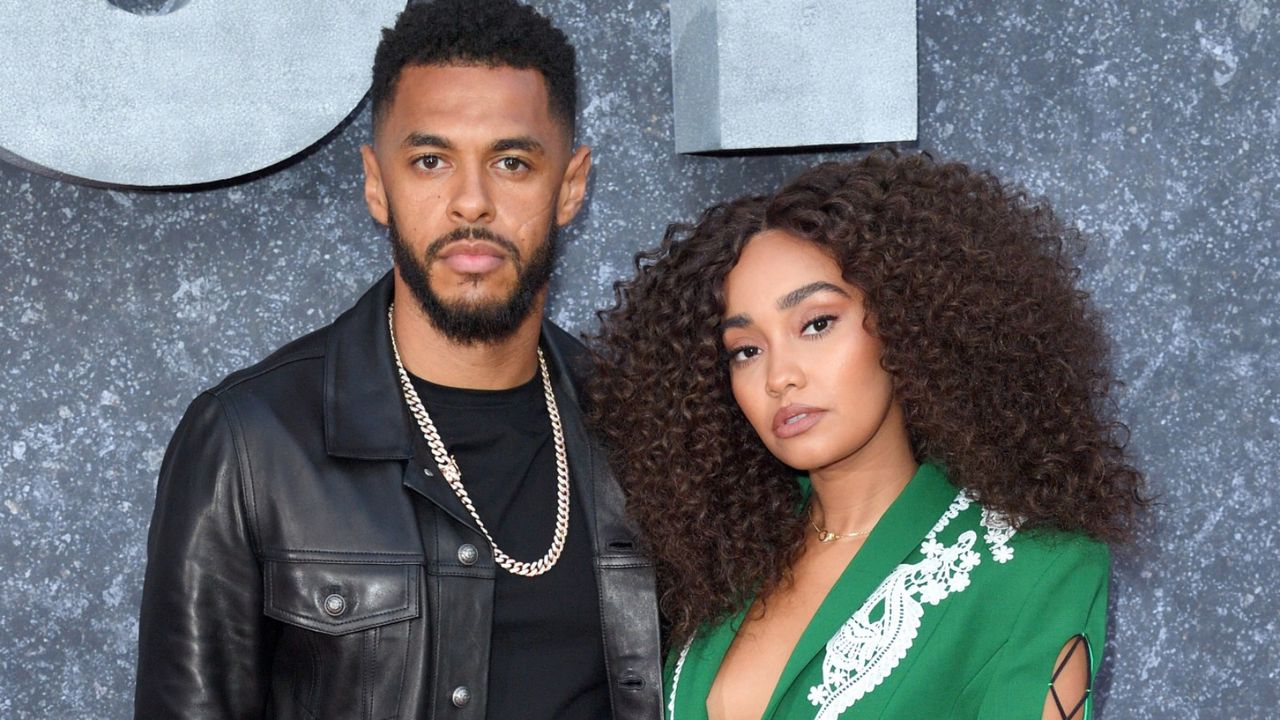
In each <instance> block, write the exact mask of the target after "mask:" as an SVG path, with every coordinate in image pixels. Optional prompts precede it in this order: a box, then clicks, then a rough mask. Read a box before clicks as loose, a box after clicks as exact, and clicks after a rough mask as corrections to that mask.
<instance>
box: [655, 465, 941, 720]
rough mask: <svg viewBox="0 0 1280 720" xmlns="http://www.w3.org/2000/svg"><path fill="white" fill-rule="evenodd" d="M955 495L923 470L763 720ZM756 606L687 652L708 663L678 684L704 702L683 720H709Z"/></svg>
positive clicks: (840, 586)
mask: <svg viewBox="0 0 1280 720" xmlns="http://www.w3.org/2000/svg"><path fill="white" fill-rule="evenodd" d="M801 482H802V484H803V487H804V491H805V492H806V494H807V493H808V492H809V487H808V478H801ZM955 493H956V490H955V488H954V487H953V486H952V485H951V484H950V483H949V482H948V481H947V479H946V476H945V474H944V473H943V472H942V470H941V468H939V467H938V466H936V465H933V464H931V463H924V464H921V465H920V467H919V469H918V470H917V471H916V473H915V475H913V476H912V478H911V480H910V482H908V483H907V485H906V487H904V488H903V489H902V492H901V493H899V495H898V497H897V498H896V499H895V500H894V501H893V503H892V504H891V505H890V506H889V508H888V509H887V510H885V512H884V514H883V515H882V516H881V517H880V520H879V522H877V523H876V526H875V528H873V529H872V531H871V533H870V534H869V535H868V536H867V538H866V540H865V541H864V542H863V545H862V547H861V548H860V549H859V550H858V552H857V553H855V554H854V556H853V558H852V559H851V560H850V561H849V563H848V565H846V566H845V568H844V570H843V571H842V572H841V573H840V576H839V577H838V578H837V579H836V582H835V584H834V585H832V587H831V590H830V591H829V592H828V593H827V595H826V597H825V598H823V600H822V602H821V603H819V605H818V609H817V610H816V611H815V612H814V614H813V617H812V618H811V619H810V620H809V622H808V624H807V625H806V626H805V629H804V630H803V631H802V632H801V633H800V639H799V640H798V641H797V642H796V646H795V647H794V648H792V650H791V652H790V654H789V655H788V658H787V661H786V663H785V664H784V665H783V668H782V673H781V674H780V675H779V677H778V680H777V682H776V683H775V684H774V687H773V691H772V692H771V693H770V697H769V703H768V705H766V706H765V711H764V714H763V715H762V716H761V717H762V720H769V719H770V718H772V716H773V714H774V713H775V712H776V711H777V707H778V704H779V702H781V700H782V698H783V696H784V695H785V694H786V691H787V690H788V689H789V688H790V687H791V686H792V684H794V683H795V681H796V678H797V677H799V675H800V673H801V672H802V671H803V670H804V668H805V667H806V666H807V665H808V664H809V663H810V662H811V661H812V660H813V658H814V657H815V656H816V655H817V654H818V653H820V652H822V650H823V648H824V647H825V646H826V643H827V641H828V640H829V639H830V638H831V637H832V636H833V635H834V634H835V633H836V631H837V630H839V628H840V626H841V625H842V624H844V622H845V621H846V620H848V618H849V613H850V612H851V611H852V610H853V609H856V608H857V607H859V606H861V605H862V603H863V602H864V601H865V600H866V599H867V598H868V597H869V596H870V595H871V594H872V593H873V592H874V591H875V589H876V587H877V586H878V585H879V584H880V583H881V581H883V580H884V578H885V577H887V576H888V575H889V573H890V572H892V571H893V569H894V568H895V567H897V566H898V564H900V563H901V562H903V561H904V559H906V558H907V556H909V555H910V554H911V553H912V552H914V551H915V550H916V548H917V547H919V544H920V542H921V540H923V539H924V537H925V535H926V534H927V533H928V532H929V530H930V528H932V527H933V525H934V523H935V522H936V521H937V520H938V517H939V515H941V514H942V513H943V512H944V511H945V510H946V509H947V506H948V505H949V504H950V503H951V501H952V500H953V499H954V498H955ZM753 603H754V599H753V600H752V603H748V604H747V606H746V607H745V608H743V609H741V610H739V611H738V612H736V613H735V614H734V615H733V616H732V617H731V618H730V619H729V620H728V621H727V622H723V623H720V624H718V625H716V626H715V627H714V628H712V629H710V630H709V631H707V634H706V635H704V636H700V637H698V638H695V640H694V641H693V642H692V643H691V644H690V647H686V648H685V652H686V653H687V652H690V651H691V650H692V649H693V647H692V646H693V645H696V646H697V652H698V654H699V656H700V658H701V659H702V660H703V661H702V662H699V663H698V666H699V668H701V669H703V672H702V673H700V676H699V677H685V678H684V680H683V682H680V681H679V680H677V681H676V687H675V692H676V693H678V694H679V696H681V697H683V696H685V693H687V692H697V693H699V695H698V696H697V697H700V699H701V701H700V702H695V703H692V704H690V705H689V706H688V709H689V710H694V709H695V708H696V714H681V715H680V716H679V718H678V720H687V719H692V720H707V708H706V699H707V697H708V694H709V692H710V689H711V685H712V683H714V682H715V677H716V675H717V674H718V673H719V668H720V665H721V663H723V662H724V658H725V656H726V654H727V653H728V651H729V647H730V646H731V645H732V644H733V640H734V638H735V637H736V636H737V632H738V630H739V629H740V628H741V627H742V623H743V620H744V619H745V618H746V614H747V612H748V611H749V609H750V607H751V605H752V604H753ZM682 691H683V692H682ZM674 701H675V698H674V697H673V698H672V707H674V706H675V705H676V704H677V703H675V702H674ZM682 707H683V705H682Z"/></svg>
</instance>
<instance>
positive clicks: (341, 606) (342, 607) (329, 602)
mask: <svg viewBox="0 0 1280 720" xmlns="http://www.w3.org/2000/svg"><path fill="white" fill-rule="evenodd" d="M324 611H325V612H326V613H327V614H328V615H329V616H330V617H338V616H339V615H341V614H342V613H344V612H346V611H347V599H346V598H344V597H342V596H341V595H339V594H337V593H334V594H332V595H330V596H329V597H327V598H325V599H324Z"/></svg>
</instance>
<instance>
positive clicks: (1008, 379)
mask: <svg viewBox="0 0 1280 720" xmlns="http://www.w3.org/2000/svg"><path fill="white" fill-rule="evenodd" d="M1079 245H1080V241H1079V236H1078V233H1076V232H1074V231H1071V230H1068V229H1067V228H1065V227H1064V226H1063V225H1062V224H1061V223H1060V222H1059V221H1058V220H1057V219H1056V218H1055V216H1054V215H1053V213H1052V212H1051V211H1050V210H1049V208H1047V207H1045V206H1044V205H1042V204H1038V203H1035V202H1031V201H1029V200H1028V199H1027V198H1026V196H1025V195H1024V194H1023V193H1022V192H1020V191H1017V190H1012V189H1009V188H1006V187H1005V186H1003V185H1001V183H1000V182H999V181H998V180H997V179H996V178H994V177H992V176H991V175H989V174H984V173H977V172H973V171H971V170H969V169H968V168H966V167H965V166H963V165H959V164H937V163H935V162H933V161H932V160H930V159H929V158H928V157H927V156H922V155H917V156H908V157H898V156H897V155H894V154H889V153H879V154H873V155H871V156H868V157H866V158H864V159H862V160H861V161H859V162H855V163H847V164H836V163H829V164H824V165H820V166H818V167H816V168H814V169H812V170H810V171H808V172H806V173H805V174H803V175H801V176H800V177H799V178H797V179H796V180H794V181H793V182H792V183H791V184H789V185H788V186H787V187H785V188H783V189H782V190H781V191H779V192H778V193H777V194H776V195H774V196H772V197H770V198H760V197H752V198H744V199H741V200H738V201H736V202H732V203H728V204H725V205H721V206H717V207H713V208H711V209H710V210H708V211H707V212H706V213H704V214H703V216H702V218H701V220H700V221H699V222H698V223H697V224H696V225H695V226H693V227H679V226H673V228H672V229H670V230H669V231H668V233H667V236H666V238H665V240H664V241H663V243H662V245H661V247H660V248H658V249H657V250H655V251H652V252H650V253H645V254H642V255H641V256H640V257H639V258H637V272H638V274H637V276H636V277H635V278H634V279H633V280H631V281H629V282H625V283H619V285H618V287H617V292H618V303H617V305H616V306H615V307H614V309H612V310H610V311H608V312H605V313H602V315H601V320H602V331H601V336H600V337H599V338H598V342H597V343H596V348H595V353H596V360H597V363H598V366H599V368H598V373H597V376H596V377H597V380H596V381H595V383H594V384H593V386H592V388H591V395H592V402H593V406H594V407H593V410H592V413H593V417H594V420H595V422H596V424H597V425H598V426H599V428H600V430H601V431H602V433H603V434H604V437H605V438H606V440H607V441H608V442H609V444H610V445H611V447H612V451H613V453H614V456H615V458H614V459H615V461H616V467H617V469H618V472H619V474H620V477H621V479H622V482H623V485H624V487H625V489H626V491H627V493H628V497H629V503H630V509H631V512H632V513H633V515H634V517H635V519H636V521H637V522H638V523H639V525H640V526H641V528H642V530H643V531H644V532H645V533H646V534H647V537H648V539H649V542H650V543H651V545H652V552H653V554H654V556H655V557H656V559H657V562H658V568H659V577H660V582H661V584H662V605H663V611H664V614H665V616H666V618H667V620H668V622H669V626H670V645H671V648H672V652H671V658H670V660H669V662H668V667H667V673H666V680H667V686H666V688H665V690H666V692H667V693H668V705H667V712H668V716H669V717H670V718H674V719H676V720H686V718H709V719H710V720H738V719H741V718H751V719H753V720H754V719H755V718H761V717H764V718H788V719H790V718H809V717H813V718H870V717H885V718H931V719H932V718H945V717H955V718H974V717H980V718H1029V717H1045V718H1081V717H1087V716H1088V715H1089V713H1090V705H1091V703H1090V700H1089V687H1090V685H1091V683H1092V678H1093V674H1094V672H1095V671H1096V669H1097V666H1098V661H1099V660H1100V655H1101V652H1102V648H1103V644H1104V642H1105V627H1106V608H1107V583H1108V569H1109V564H1110V559H1109V558H1110V556H1109V552H1108V547H1107V543H1114V542H1120V541H1123V540H1125V539H1126V538H1127V536H1128V534H1129V531H1130V529H1131V526H1132V524H1133V522H1134V518H1135V516H1136V514H1137V513H1138V511H1139V510H1140V509H1141V507H1142V506H1143V505H1144V503H1145V501H1144V499H1143V495H1142V492H1143V490H1142V487H1143V478H1142V476H1141V474H1140V473H1139V472H1138V471H1137V470H1135V469H1134V467H1133V466H1131V465H1130V464H1129V463H1128V461H1127V460H1126V457H1125V453H1124V443H1125V440H1124V427H1123V426H1122V425H1120V424H1119V423H1116V422H1114V421H1112V420H1111V419H1109V417H1108V410H1109V408H1110V397H1109V392H1110V390H1111V387H1112V384H1113V382H1112V378H1111V375H1110V373H1109V371H1108V368H1107V365H1106V343H1105V340H1104V336H1103V333H1102V331H1101V326H1100V322H1099V319H1098V316H1097V314H1096V313H1095V312H1094V311H1093V310H1092V309H1091V308H1090V307H1089V305H1088V304H1087V302H1086V295H1085V293H1083V292H1082V291H1080V290H1078V289H1077V288H1076V287H1075V286H1074V281H1075V279H1076V277H1077V275H1078V270H1077V269H1076V267H1075V266H1074V265H1073V264H1072V262H1071V260H1070V251H1071V250H1073V249H1075V248H1076V247H1077V246H1079ZM797 472H798V474H799V477H797Z"/></svg>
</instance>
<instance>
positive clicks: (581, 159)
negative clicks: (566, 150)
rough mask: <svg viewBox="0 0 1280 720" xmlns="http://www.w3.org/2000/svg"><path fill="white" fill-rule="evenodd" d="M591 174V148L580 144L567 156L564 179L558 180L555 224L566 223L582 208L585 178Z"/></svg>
mask: <svg viewBox="0 0 1280 720" xmlns="http://www.w3.org/2000/svg"><path fill="white" fill-rule="evenodd" d="M590 176H591V148H589V147H587V146H586V145H582V146H580V147H579V148H578V149H577V150H575V151H574V152H573V157H571V158H569V166H568V167H567V168H565V171H564V179H563V180H562V181H561V182H560V203H559V205H557V206H556V225H559V226H564V225H568V224H569V221H570V220H573V218H574V216H576V215H577V214H578V211H579V210H581V209H582V201H583V200H585V199H586V197H587V179H588V178H589V177H590Z"/></svg>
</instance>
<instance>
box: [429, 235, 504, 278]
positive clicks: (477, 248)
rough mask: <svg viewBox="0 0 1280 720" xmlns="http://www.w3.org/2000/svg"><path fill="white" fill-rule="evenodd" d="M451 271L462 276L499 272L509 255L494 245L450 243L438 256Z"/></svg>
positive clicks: (462, 242)
mask: <svg viewBox="0 0 1280 720" xmlns="http://www.w3.org/2000/svg"><path fill="white" fill-rule="evenodd" d="M438 257H439V259H440V261H441V262H443V263H444V264H445V265H446V266H447V267H448V268H449V269H450V270H453V271H454V272H456V273H459V274H462V275H482V274H484V273H487V272H492V271H494V270H497V269H498V268H499V267H501V266H502V264H503V263H504V262H506V259H507V253H506V252H505V251H503V250H502V248H500V247H498V246H497V245H494V244H492V243H487V242H483V241H464V240H459V241H457V242H453V243H449V245H448V246H447V247H445V249H444V251H443V252H441V253H440V255H439V256H438Z"/></svg>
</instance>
